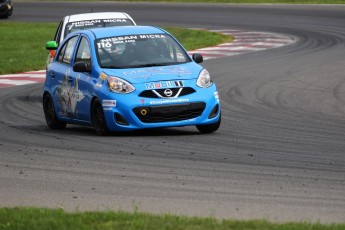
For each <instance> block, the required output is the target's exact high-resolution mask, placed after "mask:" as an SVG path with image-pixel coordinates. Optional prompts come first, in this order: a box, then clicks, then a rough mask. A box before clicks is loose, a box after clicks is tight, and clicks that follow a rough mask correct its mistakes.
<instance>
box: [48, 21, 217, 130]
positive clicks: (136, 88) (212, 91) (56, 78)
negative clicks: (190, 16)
mask: <svg viewBox="0 0 345 230" xmlns="http://www.w3.org/2000/svg"><path fill="white" fill-rule="evenodd" d="M57 47H58V49H57ZM47 49H48V50H54V49H57V52H56V56H55V58H54V60H53V61H52V62H51V63H50V64H48V66H47V76H46V81H45V84H44V89H43V109H44V114H45V118H46V122H47V124H48V126H49V127H50V128H52V129H61V128H65V127H66V125H67V124H69V123H74V124H82V125H89V126H93V127H94V128H95V130H96V133H97V134H99V135H105V134H107V133H109V132H111V131H130V130H138V129H147V128H161V127H180V126H196V128H197V129H198V130H199V131H200V132H202V133H211V132H214V131H216V130H217V129H218V128H219V126H220V124H221V108H220V101H219V96H218V91H217V87H216V84H215V83H214V82H213V81H212V80H211V77H210V74H209V72H208V71H207V70H206V69H205V68H203V67H202V66H201V65H199V64H198V63H200V62H202V61H203V58H202V56H201V55H200V54H197V53H195V54H193V55H192V56H190V55H189V54H188V53H187V52H186V50H185V49H184V48H183V47H182V46H181V44H180V43H179V42H178V41H177V40H176V38H174V37H173V36H172V35H171V34H169V33H168V32H167V31H165V30H163V29H161V28H157V27H151V26H126V27H112V28H101V29H89V30H81V31H77V32H74V33H71V34H69V35H68V36H67V37H66V39H64V40H63V42H62V43H61V44H60V45H59V46H58V45H57V44H56V42H51V43H48V44H47Z"/></svg>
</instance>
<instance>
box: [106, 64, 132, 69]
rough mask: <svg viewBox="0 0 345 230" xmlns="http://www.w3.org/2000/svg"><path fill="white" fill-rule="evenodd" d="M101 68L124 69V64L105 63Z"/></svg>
mask: <svg viewBox="0 0 345 230" xmlns="http://www.w3.org/2000/svg"><path fill="white" fill-rule="evenodd" d="M102 68H105V69H126V68H127V67H126V66H114V65H106V66H102Z"/></svg>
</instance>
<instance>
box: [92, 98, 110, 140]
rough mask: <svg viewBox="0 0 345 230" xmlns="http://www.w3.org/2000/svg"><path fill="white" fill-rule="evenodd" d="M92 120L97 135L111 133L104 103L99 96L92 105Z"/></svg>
mask: <svg viewBox="0 0 345 230" xmlns="http://www.w3.org/2000/svg"><path fill="white" fill-rule="evenodd" d="M91 120H92V124H93V126H94V128H95V131H96V134H97V135H99V136H105V135H107V134H108V133H109V131H108V128H107V123H106V121H105V116H104V112H103V108H102V105H101V103H100V101H99V100H98V99H97V98H96V99H95V100H94V101H93V103H92V106H91Z"/></svg>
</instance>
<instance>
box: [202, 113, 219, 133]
mask: <svg viewBox="0 0 345 230" xmlns="http://www.w3.org/2000/svg"><path fill="white" fill-rule="evenodd" d="M221 120H222V117H221V114H219V119H218V121H217V122H216V123H213V124H209V125H197V126H196V128H197V129H198V130H199V132H201V133H205V134H207V133H213V132H215V131H217V130H218V129H219V127H220V123H221Z"/></svg>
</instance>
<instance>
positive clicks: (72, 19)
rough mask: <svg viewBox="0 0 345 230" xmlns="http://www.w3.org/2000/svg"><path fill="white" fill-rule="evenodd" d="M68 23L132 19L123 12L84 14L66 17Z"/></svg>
mask: <svg viewBox="0 0 345 230" xmlns="http://www.w3.org/2000/svg"><path fill="white" fill-rule="evenodd" d="M66 17H69V19H68V21H69V22H76V21H84V20H95V19H105V18H118V19H122V18H123V19H125V18H126V19H127V18H130V19H131V20H132V18H131V17H130V16H129V15H128V14H127V13H124V12H97V13H84V14H72V15H68V16H66Z"/></svg>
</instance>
